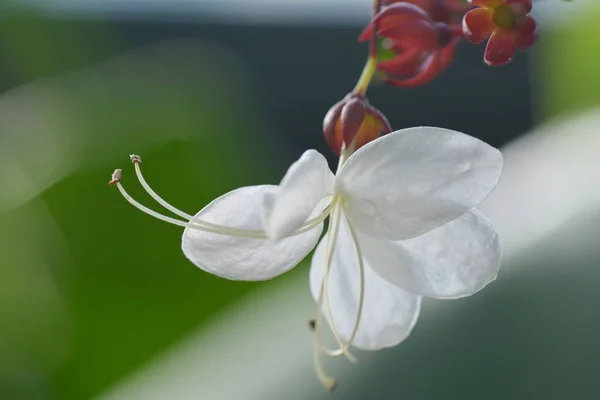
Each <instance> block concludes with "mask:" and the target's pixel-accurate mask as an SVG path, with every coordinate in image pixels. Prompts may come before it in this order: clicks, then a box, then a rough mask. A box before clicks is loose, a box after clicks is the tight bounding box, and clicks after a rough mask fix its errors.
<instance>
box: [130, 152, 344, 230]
mask: <svg viewBox="0 0 600 400" xmlns="http://www.w3.org/2000/svg"><path fill="white" fill-rule="evenodd" d="M130 159H131V162H133V164H134V166H135V174H136V176H137V178H138V180H139V181H140V184H141V185H142V187H143V188H144V190H145V191H146V193H148V194H149V195H150V197H152V198H153V199H154V200H155V201H156V202H157V203H158V204H160V205H161V206H163V207H164V208H166V209H167V210H169V211H171V212H172V213H173V214H175V215H178V216H179V217H181V218H183V219H185V220H186V221H190V222H192V223H195V224H198V225H204V226H207V227H209V228H211V229H214V230H222V231H223V232H226V233H225V234H229V235H231V236H238V237H246V235H258V236H260V238H263V237H262V236H264V235H265V232H264V231H263V230H259V229H242V228H234V227H229V226H224V225H219V224H215V223H213V222H208V221H204V220H201V219H200V218H198V217H194V216H192V215H190V214H188V213H186V212H184V211H182V210H180V209H178V208H177V207H174V206H172V205H171V204H169V203H168V202H167V201H165V200H164V199H163V198H162V197H160V196H159V195H158V194H157V193H156V192H155V191H154V190H153V189H152V188H151V187H150V185H149V184H148V182H146V179H145V178H144V175H143V174H142V168H141V167H140V164H141V162H142V159H141V158H140V157H139V156H137V155H134V154H132V155H131V156H130ZM332 203H333V201H332V202H331V204H329V205H328V206H327V207H326V208H325V209H324V210H323V211H322V213H321V214H319V215H318V216H316V217H315V218H311V219H309V220H307V221H306V222H305V223H304V224H303V225H302V226H301V227H300V228H299V230H298V231H301V232H300V233H304V232H306V230H303V229H304V228H308V227H310V228H309V229H312V228H314V227H315V226H317V225H318V224H319V223H321V222H323V221H324V220H325V218H327V215H328V214H329V210H330V209H331V207H332V205H333V204H332ZM142 211H144V210H142ZM324 214H326V215H325V217H322V216H323V215H324ZM153 216H155V215H153ZM167 222H169V221H167ZM298 231H297V232H298ZM294 234H299V233H295V232H294ZM294 234H292V235H291V236H294Z"/></svg>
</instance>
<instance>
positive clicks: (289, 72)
mask: <svg viewBox="0 0 600 400" xmlns="http://www.w3.org/2000/svg"><path fill="white" fill-rule="evenodd" d="M199 1H200V0H199ZM572 6H573V7H578V5H577V4H572ZM183 14H185V13H182V15H183ZM598 16H600V9H599V8H598V7H596V9H595V11H594V12H590V13H589V14H588V15H586V16H584V17H583V19H581V20H580V21H579V22H578V23H577V24H563V25H560V26H553V25H552V24H547V25H544V29H542V32H541V39H540V42H539V44H538V45H537V47H536V48H535V49H534V51H532V52H529V53H528V54H527V55H523V54H519V55H518V57H517V58H516V59H515V61H514V62H513V63H512V64H511V65H509V66H507V67H505V68H488V67H486V66H485V65H483V63H482V60H481V57H482V51H483V48H482V47H480V46H479V47H476V46H469V45H466V44H463V45H462V46H461V47H460V49H459V51H458V54H457V57H456V60H455V62H454V64H453V66H452V67H451V68H450V69H449V70H448V71H447V72H445V73H444V74H443V75H441V76H440V77H439V78H438V79H437V80H436V81H435V82H433V83H432V84H430V85H427V86H425V87H423V88H419V89H413V90H406V91H400V90H397V89H394V88H390V87H376V88H374V89H373V90H372V94H371V95H370V99H371V102H372V103H373V104H375V105H376V106H377V107H378V108H380V109H381V110H383V111H384V112H385V114H386V115H387V116H388V118H389V119H390V121H391V122H392V125H393V126H394V127H395V128H398V129H399V128H403V127H408V126H416V125H434V126H444V127H447V128H452V129H457V130H460V131H463V132H466V133H469V134H471V135H474V136H477V137H479V138H481V139H483V140H485V141H487V142H489V143H491V144H493V145H495V146H502V145H504V144H506V143H508V142H509V141H510V140H511V139H514V138H516V137H518V136H519V135H521V134H522V133H524V132H525V131H526V130H527V129H529V128H531V127H532V126H533V125H535V124H537V123H539V122H541V121H543V120H545V119H547V118H549V117H551V116H554V115H558V114H560V113H565V112H574V111H578V110H582V109H586V108H589V107H591V106H595V105H597V104H598V103H599V102H600V75H599V74H598V73H597V71H598V70H599V68H600V58H599V57H600V56H598V52H596V51H595V49H597V48H598V41H599V40H600V31H598V25H597V24H596V23H595V18H597V17H598ZM365 22H366V20H365ZM574 26H576V28H574ZM360 29H361V26H360V24H356V23H355V22H353V21H349V22H348V23H339V22H337V23H335V24H332V25H331V26H327V25H324V24H322V23H319V24H316V23H313V22H311V21H310V20H307V21H306V23H295V24H284V23H282V24H257V25H254V24H248V23H242V22H239V21H233V22H232V21H227V20H226V18H225V19H224V20H219V21H213V20H211V19H210V18H202V16H201V15H200V16H199V17H198V18H197V21H196V20H194V17H193V16H192V17H190V16H189V15H187V16H186V18H183V16H180V17H178V14H177V13H174V14H172V15H169V16H165V17H164V18H161V17H160V15H157V14H152V15H149V16H144V15H143V13H141V14H140V15H132V14H131V13H128V14H124V16H121V17H119V18H117V17H115V16H114V15H113V14H111V15H104V14H102V13H98V14H95V15H94V16H93V17H90V16H89V15H88V16H85V17H82V16H80V17H78V16H76V15H70V16H64V15H61V14H55V13H51V14H46V13H44V12H39V11H35V10H33V9H31V10H23V9H14V10H13V9H12V8H7V10H6V12H5V14H4V15H3V17H2V19H1V20H0V54H2V57H1V59H0V89H2V93H3V94H2V96H1V97H0V182H2V187H1V189H0V254H2V257H1V259H0V260H1V261H0V399H9V400H12V399H16V400H21V399H24V400H30V399H31V400H37V399H61V400H62V399H65V400H75V399H77V400H79V399H90V398H95V397H96V396H99V395H100V394H102V393H104V392H106V391H108V390H109V389H110V388H112V387H114V386H115V385H118V384H121V383H122V382H124V381H126V379H127V378H128V377H129V376H130V375H131V374H132V373H134V372H135V371H137V370H139V369H140V368H142V367H144V366H145V365H148V364H149V363H151V362H153V361H154V360H156V358H157V357H158V356H160V355H162V354H165V352H167V351H168V350H169V349H170V348H171V347H172V346H173V345H174V344H176V343H178V342H179V341H181V340H182V339H184V338H186V337H188V335H190V334H191V333H193V332H196V331H197V330H198V329H202V328H203V327H204V326H208V325H209V324H210V322H211V321H212V320H213V318H214V317H215V316H217V315H219V314H220V313H221V312H223V311H224V310H229V309H230V308H231V307H232V306H235V305H236V304H238V303H239V302H240V299H245V296H246V295H247V294H248V293H251V292H256V291H260V290H263V289H268V288H274V287H279V286H284V285H287V284H290V285H291V284H295V283H294V282H300V281H306V279H307V273H308V268H307V266H306V265H302V266H300V267H298V268H297V269H296V270H294V272H292V273H290V274H289V275H288V276H285V277H282V278H280V279H278V280H275V281H272V282H267V283H240V282H229V281H225V280H223V279H218V278H215V277H213V276H211V275H208V274H206V273H203V272H201V271H200V270H198V269H197V268H196V267H195V266H193V265H192V264H191V263H189V262H188V261H187V260H186V259H185V257H184V256H183V254H182V253H181V250H180V244H179V243H180V242H179V241H180V235H181V233H182V232H181V229H179V228H177V227H174V226H170V225H166V224H164V223H163V222H161V221H157V220H154V219H152V218H150V217H148V216H146V215H144V214H142V213H140V212H138V211H137V210H135V209H133V208H132V207H131V206H130V205H129V204H127V203H126V202H125V201H124V200H123V199H122V198H121V197H120V195H119V193H118V191H117V190H116V189H114V188H110V187H108V186H107V182H108V180H109V178H110V174H111V172H112V171H113V170H114V168H123V170H124V175H123V184H124V185H125V187H126V188H127V189H128V190H129V191H130V193H131V194H132V195H133V197H135V198H137V199H139V200H140V201H142V203H145V204H148V205H150V204H151V203H150V202H149V201H148V198H147V197H146V196H144V194H143V191H142V190H141V188H140V187H139V185H137V182H136V181H135V175H134V173H133V166H132V165H131V163H130V162H129V159H128V155H129V154H131V153H137V154H140V155H141V156H142V158H143V161H144V163H143V168H144V171H145V176H146V178H147V179H148V181H149V182H150V184H151V185H152V186H153V188H154V189H155V190H156V191H157V192H158V193H159V194H161V195H162V196H163V197H165V198H166V199H167V200H168V201H170V202H171V203H172V204H174V205H176V206H178V207H179V208H181V209H183V210H186V211H187V212H190V213H195V212H196V211H198V210H199V209H201V208H202V207H203V206H204V205H205V204H207V203H208V202H209V201H211V200H212V199H213V198H215V197H217V196H219V195H220V194H222V193H225V192H227V191H229V190H232V189H234V188H237V187H240V186H247V185H253V184H259V183H276V182H278V181H279V179H281V177H282V176H283V173H284V172H285V169H286V168H287V166H288V165H289V164H290V163H291V162H292V161H294V160H295V159H297V157H298V156H299V155H300V154H301V153H302V152H303V151H304V150H305V149H307V148H316V149H318V150H319V151H321V152H322V153H323V154H326V155H328V156H329V157H330V161H331V163H332V164H333V163H334V162H335V160H334V158H333V155H332V154H331V153H330V151H329V150H328V148H327V147H326V145H325V142H324V140H323V139H322V136H321V130H320V129H321V121H322V118H323V116H324V114H325V112H326V110H327V109H328V108H329V107H330V106H331V105H332V104H333V103H335V102H336V101H338V100H339V99H340V98H342V97H343V96H344V95H345V94H346V93H347V92H348V91H349V90H350V89H351V88H352V87H353V84H354V82H355V79H356V77H357V76H358V73H359V72H360V70H361V68H362V64H363V62H364V54H365V48H364V46H358V45H357V44H356V35H357V34H358V33H359V31H360ZM534 116H535V118H534ZM534 122H535V123H534ZM599 132H600V131H599ZM557 162H558V161H557ZM594 235H596V233H591V234H590V235H589V236H587V238H588V240H589V242H590V245H591V246H592V247H593V244H594V239H596V238H597V236H594ZM540 251H542V250H539V249H532V250H531V252H532V254H534V255H532V256H531V259H532V260H534V261H531V264H535V265H537V264H542V266H541V267H539V268H533V269H531V270H529V272H527V273H510V272H509V273H507V274H505V275H503V276H501V278H502V279H501V280H500V281H499V282H498V283H497V284H494V285H492V286H491V287H490V288H488V289H486V291H485V294H482V295H480V296H476V297H474V298H471V299H466V300H460V301H456V302H452V304H451V305H448V306H444V307H445V308H444V309H443V310H444V312H443V313H437V312H436V313H435V316H434V313H433V312H432V313H431V314H428V313H427V311H428V310H429V308H428V305H427V304H426V307H425V311H424V312H423V317H422V319H423V320H424V321H422V322H421V323H420V324H418V325H417V328H416V329H415V331H414V333H413V335H412V336H411V338H410V339H409V340H407V342H406V343H405V344H403V345H401V346H399V347H398V348H396V349H394V350H390V351H388V352H384V354H383V355H378V356H377V358H373V359H371V358H370V357H371V356H366V358H367V360H370V361H367V363H366V365H367V368H363V369H359V370H357V371H361V372H360V373H358V372H356V371H355V372H350V373H348V374H349V375H348V374H347V375H345V379H344V384H345V385H342V386H341V389H340V390H339V391H337V392H335V393H334V394H333V395H329V394H323V393H322V392H321V391H320V390H319V389H320V388H316V389H315V387H316V385H317V384H316V383H315V382H312V381H311V382H310V383H309V384H307V385H306V387H304V389H305V391H304V392H302V391H298V390H297V389H294V392H293V393H292V394H290V393H288V394H282V395H278V396H280V397H272V398H280V399H283V398H286V399H288V398H289V399H296V398H297V399H311V398H320V396H323V397H324V398H348V399H370V398H389V399H396V398H403V399H411V400H414V399H438V398H456V399H458V398H461V399H517V398H518V399H595V398H598V393H599V389H600V387H598V386H600V384H598V383H597V380H595V375H596V372H598V370H599V367H598V365H599V363H600V345H598V344H597V340H596V338H597V337H598V335H600V314H599V313H598V307H597V305H598V304H600V302H599V301H600V294H598V293H599V292H598V290H597V289H596V287H597V286H596V283H598V282H599V281H600V272H598V271H597V266H598V260H599V259H598V258H597V257H596V256H595V255H593V254H592V255H590V254H588V253H585V252H584V251H579V252H575V253H574V255H572V254H571V255H570V256H569V257H564V258H563V259H561V258H553V259H552V260H548V259H545V258H543V257H541V258H540V257H536V256H535V254H536V252H538V253H539V252H540ZM565 264H568V266H567V267H566V268H562V267H563V266H564V265H565ZM553 265H554V267H555V268H552V266H553ZM550 271H551V272H550ZM556 271H559V272H556ZM306 291H307V292H308V285H306ZM307 299H308V298H307ZM242 301H243V300H242ZM309 301H310V300H309ZM459 309H460V311H458V310H459ZM457 315H458V316H457ZM305 322H306V321H299V322H298V326H299V328H298V329H303V328H304V324H305ZM240 329H244V327H240ZM275 334H276V332H275ZM307 336H308V333H307ZM441 336H443V339H440V337H441ZM208 346H209V345H208ZM290 346H294V343H290ZM280 362H281V363H285V362H287V360H286V358H285V355H284V354H282V356H281V360H280ZM250 368H251V367H250ZM353 374H354V375H353ZM351 377H356V379H351ZM235 380H236V379H235V377H234V378H233V381H234V382H235ZM265 380H268V377H265ZM297 386H298V384H297V383H296V384H290V387H297ZM278 393H279V392H278ZM182 398H210V397H203V396H202V394H201V393H200V394H196V395H194V396H192V395H190V396H189V397H182ZM240 398H244V397H240ZM248 398H250V397H248ZM265 398H266V397H265ZM269 398H271V397H269Z"/></svg>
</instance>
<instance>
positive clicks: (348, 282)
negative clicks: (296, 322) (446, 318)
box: [310, 217, 421, 350]
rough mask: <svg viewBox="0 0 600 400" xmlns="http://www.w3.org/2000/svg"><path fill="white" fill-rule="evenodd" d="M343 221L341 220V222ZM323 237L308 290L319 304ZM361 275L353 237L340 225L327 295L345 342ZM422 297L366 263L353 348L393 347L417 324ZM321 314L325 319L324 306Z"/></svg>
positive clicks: (349, 332)
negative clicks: (404, 288) (403, 287)
mask: <svg viewBox="0 0 600 400" xmlns="http://www.w3.org/2000/svg"><path fill="white" fill-rule="evenodd" d="M343 219H344V218H343V217H342V220H343ZM329 234H330V233H328V234H327V235H325V237H324V238H323V240H321V243H319V245H318V246H317V250H316V251H315V254H314V256H313V259H312V265H311V269H310V287H311V291H312V294H313V297H314V298H315V300H317V301H318V298H319V292H320V290H321V283H322V280H323V271H324V267H325V264H326V260H325V258H326V253H327V249H326V248H327V238H328V235H329ZM359 285H360V273H359V264H358V259H357V255H356V250H355V246H354V243H353V241H352V236H351V235H350V233H349V231H348V228H347V225H346V224H345V223H342V224H341V226H340V232H339V236H338V245H337V246H336V249H335V253H334V257H333V261H332V265H331V269H330V272H329V296H330V302H331V308H332V314H333V319H334V321H335V325H336V327H337V329H338V332H339V333H340V336H341V337H342V339H344V340H348V338H349V337H350V335H351V332H352V330H353V328H354V324H355V321H356V316H357V311H358V303H359V298H360V297H359V296H360V295H359V293H360V290H359V288H360V286H359ZM420 307H421V298H420V297H419V296H415V295H413V294H410V293H408V292H405V291H404V290H402V289H400V288H399V287H397V286H395V285H392V284H391V283H389V282H387V281H385V280H384V279H382V278H381V277H379V276H378V275H377V274H376V273H375V272H374V271H373V270H372V269H371V266H370V265H369V264H368V263H367V262H366V261H365V297H364V306H363V313H362V318H361V321H360V325H359V329H358V332H357V335H356V338H355V341H354V344H353V345H354V346H355V347H358V348H361V349H364V350H377V349H381V348H384V347H392V346H395V345H397V344H398V343H400V342H401V341H402V340H404V339H405V338H406V337H407V336H408V335H409V334H410V331H411V330H412V328H413V326H414V325H415V323H416V321H417V317H418V315H419V311H420ZM323 314H324V315H325V316H326V317H327V315H328V314H327V308H326V305H325V303H324V305H323Z"/></svg>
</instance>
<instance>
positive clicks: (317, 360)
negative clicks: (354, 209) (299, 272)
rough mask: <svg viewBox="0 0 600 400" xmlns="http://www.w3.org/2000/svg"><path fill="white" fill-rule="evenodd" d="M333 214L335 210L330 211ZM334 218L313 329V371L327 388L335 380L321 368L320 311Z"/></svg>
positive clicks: (334, 238) (334, 237)
mask: <svg viewBox="0 0 600 400" xmlns="http://www.w3.org/2000/svg"><path fill="white" fill-rule="evenodd" d="M332 213H333V214H335V210H334V211H333V212H332ZM334 225H335V219H334V218H333V217H332V218H331V219H330V226H329V232H328V233H327V243H326V251H325V266H324V270H323V280H322V281H321V287H320V289H319V298H318V300H317V317H316V319H315V329H314V334H313V335H314V355H313V362H314V365H315V372H316V373H317V377H318V378H319V380H320V381H321V383H322V384H323V386H325V387H326V388H327V389H329V390H333V389H335V387H336V385H337V384H336V381H335V380H334V379H333V378H331V377H329V376H328V375H327V374H326V373H325V370H324V368H323V363H322V362H321V353H322V352H323V350H324V346H323V344H322V343H321V326H322V325H323V322H322V320H323V318H322V311H323V299H324V294H325V273H326V271H327V269H328V265H327V263H328V261H329V260H330V257H329V254H330V253H331V252H332V247H335V243H336V241H337V232H338V229H336V228H335V227H334Z"/></svg>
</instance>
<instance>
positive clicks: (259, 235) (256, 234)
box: [109, 164, 333, 239]
mask: <svg viewBox="0 0 600 400" xmlns="http://www.w3.org/2000/svg"><path fill="white" fill-rule="evenodd" d="M136 165H137V164H136ZM109 184H112V185H116V186H117V188H118V189H119V192H121V194H122V195H123V197H124V198H125V200H127V201H128V202H129V203H130V204H131V205H133V206H134V207H136V208H137V209H139V210H140V211H142V212H144V213H146V214H148V215H150V216H152V217H154V218H157V219H160V220H161V221H164V222H168V223H170V224H173V225H177V226H181V227H184V228H191V229H197V230H200V231H204V232H209V233H215V234H219V235H227V236H234V237H241V238H246V239H267V235H266V234H265V232H264V231H260V230H246V229H239V228H230V227H225V226H223V227H222V226H220V225H216V227H213V226H210V225H204V224H197V223H196V222H197V221H196V220H195V219H194V220H192V221H190V222H187V221H181V220H178V219H175V218H171V217H167V216H166V215H162V214H160V213H157V212H156V211H154V210H151V209H149V208H148V207H146V206H143V205H142V204H140V203H138V202H137V201H136V200H134V199H133V197H131V196H130V195H129V193H127V191H126V190H125V188H124V187H123V185H122V184H121V170H120V169H118V170H115V172H113V175H112V180H111V181H110V182H109ZM332 203H333V202H332ZM330 209H331V205H330V206H328V207H327V208H326V209H325V210H324V211H323V212H322V213H321V214H320V215H319V216H317V217H316V218H313V219H311V220H309V221H307V224H305V225H304V226H303V227H302V228H300V229H298V230H296V231H295V232H292V233H291V234H290V235H288V236H287V237H291V236H296V235H301V234H303V233H305V232H308V231H309V230H311V229H313V228H315V227H316V226H318V225H319V224H320V223H321V222H323V221H324V220H325V219H326V218H327V217H328V215H329V211H330Z"/></svg>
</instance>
